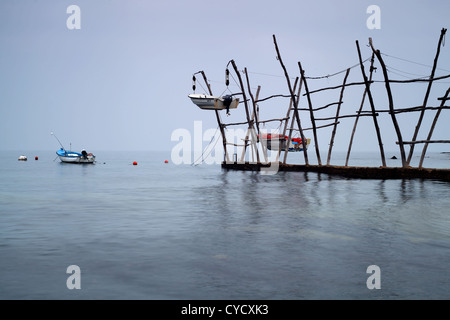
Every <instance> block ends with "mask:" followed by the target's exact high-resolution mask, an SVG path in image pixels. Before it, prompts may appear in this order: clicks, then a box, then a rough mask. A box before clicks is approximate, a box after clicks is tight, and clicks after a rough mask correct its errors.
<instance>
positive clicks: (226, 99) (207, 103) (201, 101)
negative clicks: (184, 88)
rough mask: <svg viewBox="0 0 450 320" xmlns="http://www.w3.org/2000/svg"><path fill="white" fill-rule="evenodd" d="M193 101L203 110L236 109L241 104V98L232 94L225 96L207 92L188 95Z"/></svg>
mask: <svg viewBox="0 0 450 320" xmlns="http://www.w3.org/2000/svg"><path fill="white" fill-rule="evenodd" d="M188 97H189V98H190V99H191V101H192V102H193V103H194V104H195V105H197V106H198V107H199V108H200V109H203V110H224V109H226V110H229V109H236V108H237V106H238V104H239V98H234V97H233V96H231V95H225V96H223V97H216V96H209V95H206V94H197V93H193V94H190V95H188Z"/></svg>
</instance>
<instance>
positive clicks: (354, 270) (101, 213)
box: [0, 152, 450, 299]
mask: <svg viewBox="0 0 450 320" xmlns="http://www.w3.org/2000/svg"><path fill="white" fill-rule="evenodd" d="M19 155H20V154H17V153H14V152H2V153H0V160H1V162H2V166H1V167H0V179H1V180H0V298H1V299H450V210H449V208H450V197H449V191H450V184H449V183H445V182H440V181H423V180H359V179H346V178H341V177H336V176H328V175H325V174H317V173H297V172H285V173H278V174H277V175H273V176H268V175H261V174H259V173H253V172H234V171H228V172H227V171H223V170H222V169H221V168H220V166H217V165H199V166H190V165H178V166H177V165H174V164H171V163H169V164H165V163H164V160H166V159H168V160H170V152H168V153H152V152H148V153H139V152H135V153H128V154H127V153H112V152H104V153H97V154H96V155H97V160H98V161H97V163H96V164H95V165H71V164H62V163H60V162H59V160H56V161H54V159H55V155H54V152H40V153H35V154H29V155H28V159H29V160H28V161H27V162H21V161H17V158H18V156H19ZM35 155H39V160H38V161H35V160H34V156H35ZM448 158H449V156H448V155H438V156H437V157H436V159H434V160H436V161H437V162H438V163H439V164H438V165H437V166H440V165H442V164H443V163H444V164H446V163H448V162H449V161H450V159H448ZM360 159H362V160H364V159H365V160H367V157H366V158H364V156H362V157H361V158H360ZM432 160H433V159H431V160H429V161H432ZM133 161H137V162H138V165H137V166H133V165H132V162H133ZM369 162H370V161H369ZM70 265H78V266H79V267H80V269H81V289H80V290H69V289H68V288H67V286H66V280H67V278H68V277H69V274H67V273H66V269H67V267H68V266H70ZM370 265H377V266H379V267H380V270H381V278H380V282H381V289H378V290H377V289H373V290H369V289H368V288H367V285H366V281H367V279H368V277H369V276H370V274H368V273H367V272H366V271H367V267H368V266H370Z"/></svg>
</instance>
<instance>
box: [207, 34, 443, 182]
mask: <svg viewBox="0 0 450 320" xmlns="http://www.w3.org/2000/svg"><path fill="white" fill-rule="evenodd" d="M446 31H447V29H445V28H443V29H442V30H441V34H440V38H439V41H438V46H437V51H436V55H435V58H434V63H433V67H432V71H431V74H430V76H429V77H427V78H419V79H409V80H391V79H389V72H388V68H387V67H386V64H385V62H384V60H383V56H382V54H381V52H380V50H378V49H376V48H375V46H374V44H373V41H372V39H371V38H369V45H370V48H371V50H372V55H371V58H370V59H366V60H364V61H363V59H362V55H361V51H360V47H359V43H358V41H356V49H357V53H358V58H359V64H357V65H355V66H353V67H352V68H354V67H359V68H360V71H361V75H362V78H363V81H362V82H350V83H349V82H348V77H349V74H350V71H351V69H352V68H347V69H345V70H343V71H341V72H338V73H335V74H333V75H327V76H324V77H314V78H313V77H307V76H306V75H305V71H304V69H303V67H302V64H301V63H300V62H298V64H297V65H298V71H299V76H297V77H296V78H295V80H294V81H292V82H293V83H292V82H291V80H293V78H291V77H290V76H289V74H288V71H287V68H286V67H285V65H284V63H283V59H282V57H281V54H280V50H279V47H278V44H277V40H276V37H275V35H273V42H274V46H275V50H276V54H277V60H278V61H279V63H280V66H281V68H282V69H283V72H284V77H285V80H286V85H287V88H288V92H289V94H288V95H281V94H280V95H273V96H270V97H266V98H259V94H260V88H261V87H260V86H258V89H257V92H256V94H255V95H254V94H253V93H252V90H251V86H250V80H249V72H248V71H247V68H245V69H244V70H243V71H242V73H243V75H244V76H245V85H244V80H243V79H242V77H241V72H239V70H238V68H237V66H236V63H235V61H234V60H230V61H229V62H228V64H227V68H226V82H227V83H226V84H227V86H228V84H229V80H228V77H229V75H230V71H229V69H228V67H229V66H230V65H231V67H232V68H233V70H234V73H235V74H236V75H237V78H238V81H237V84H238V86H239V88H240V92H238V93H234V95H240V96H241V97H242V99H241V101H242V102H241V103H242V104H243V105H244V109H245V117H246V121H244V122H235V123H223V122H222V120H221V118H220V115H219V111H217V110H216V111H215V113H216V119H217V123H218V126H219V128H220V132H221V135H222V144H223V148H224V162H223V163H222V167H223V168H225V169H236V170H260V169H261V168H263V167H267V166H270V162H268V154H267V146H266V145H264V143H262V142H263V141H262V140H261V139H259V137H260V132H261V131H260V124H263V123H267V122H270V121H280V128H282V131H281V132H280V134H281V135H282V136H287V137H288V138H287V145H289V143H290V142H291V139H292V137H293V133H294V132H295V131H298V132H299V135H300V137H301V138H302V144H303V152H301V153H303V158H304V163H305V164H304V165H290V164H287V163H286V161H287V153H288V152H287V151H285V154H284V157H283V159H282V161H280V156H281V148H278V152H277V153H276V159H275V160H272V161H278V162H279V169H278V170H280V171H283V170H288V171H293V170H295V171H316V172H326V173H333V172H335V173H337V174H340V175H346V174H347V175H348V176H359V177H366V178H371V177H372V178H383V179H384V178H408V177H411V178H414V177H420V178H427V177H429V178H433V179H434V178H439V179H444V180H450V169H425V168H423V162H424V159H425V156H426V152H427V148H428V145H429V144H430V143H450V140H432V134H433V131H434V129H435V126H436V123H437V121H438V118H439V116H440V114H441V112H442V110H444V109H449V108H450V107H449V106H446V105H445V103H446V102H447V101H448V100H450V97H449V94H450V88H448V89H447V91H446V92H445V93H444V95H443V96H442V97H440V98H438V101H440V105H439V106H438V107H431V106H428V100H429V96H430V90H431V87H432V84H433V83H434V82H435V81H438V80H442V79H447V78H450V74H448V75H445V76H440V77H435V71H436V68H437V63H438V58H439V54H440V48H441V46H442V44H443V41H444V37H445V33H446ZM375 58H376V59H377V61H378V63H379V65H380V67H381V69H382V74H383V80H382V81H378V82H383V83H384V86H385V90H386V95H387V99H388V109H377V108H376V106H375V102H374V98H373V94H372V89H371V86H372V84H373V83H374V82H375V80H373V72H374V71H375V70H376V69H377V68H375V67H374V63H375ZM369 60H370V68H369V72H368V74H367V71H366V70H365V67H364V63H365V62H367V61H369ZM199 73H201V74H202V76H203V80H204V81H205V83H206V84H207V87H208V90H209V94H210V95H212V91H211V87H210V85H209V83H208V80H207V78H206V75H205V73H204V72H203V71H200V72H199ZM338 74H344V77H343V80H342V84H341V85H338V86H331V87H324V88H321V89H317V90H310V89H309V86H308V82H309V80H312V79H319V78H328V77H331V76H336V75H338ZM414 82H425V83H428V86H427V90H426V93H425V97H424V100H423V103H422V104H421V105H420V106H417V107H409V108H395V105H394V99H393V93H392V89H391V84H393V83H399V84H408V83H414ZM350 86H362V87H363V88H364V92H363V95H362V101H361V104H360V107H359V109H358V111H356V113H355V114H342V110H343V108H342V106H343V99H344V93H345V89H346V88H348V87H350ZM335 89H340V91H339V98H338V100H337V101H335V102H331V103H329V104H327V105H324V106H320V107H314V105H313V103H312V98H311V96H312V95H313V94H315V93H318V92H321V91H328V90H335ZM302 90H304V93H302ZM278 97H283V98H288V99H289V103H288V108H287V112H286V116H285V117H284V118H281V119H268V120H261V119H260V116H259V103H262V102H264V101H267V100H269V99H272V98H278ZM301 97H306V105H307V107H305V108H300V107H299V101H300V98H301ZM366 98H367V100H368V102H369V105H370V110H369V111H363V106H364V103H365V101H366ZM332 106H335V107H336V110H335V116H334V117H327V118H320V117H317V111H319V110H323V109H326V108H330V107H332ZM428 110H434V111H435V116H434V120H433V122H432V124H431V127H430V129H429V131H428V134H427V137H426V139H424V140H418V139H417V137H418V133H419V129H420V127H421V125H422V122H423V119H424V115H425V111H428ZM300 112H306V113H307V115H308V116H309V119H308V120H309V121H310V122H311V125H312V127H311V128H303V126H302V121H301V120H302V117H301V116H300ZM404 112H419V118H418V121H417V124H416V126H415V130H414V134H413V137H412V139H411V140H409V141H405V140H404V138H403V133H402V131H401V129H400V126H399V123H398V120H397V115H398V114H400V113H404ZM386 113H388V114H389V116H390V119H391V122H392V126H393V128H394V130H395V134H396V139H397V141H396V144H397V145H398V148H399V152H400V157H401V167H387V165H386V156H385V151H384V147H383V141H382V136H381V130H380V126H379V123H378V117H379V116H381V115H383V114H386ZM364 116H368V117H371V118H372V121H373V126H374V129H375V134H376V137H377V141H378V147H379V152H380V158H381V166H380V167H377V168H370V167H369V168H367V167H349V166H348V161H349V158H350V153H351V150H352V143H353V140H354V136H355V131H356V128H357V124H358V121H359V119H360V117H364ZM344 118H354V124H353V130H352V133H351V137H350V142H349V145H348V149H347V155H346V160H345V166H333V165H332V164H331V156H332V150H333V145H334V139H335V136H336V131H337V129H338V125H339V124H340V123H341V120H342V119H344ZM320 121H331V122H330V123H328V124H325V125H317V123H318V122H320ZM235 125H245V126H246V128H247V133H246V136H245V139H244V144H243V145H239V146H241V147H243V150H242V155H241V158H240V160H239V161H238V159H237V156H236V157H235V159H232V160H230V155H229V152H228V151H227V146H228V145H233V146H238V145H237V144H234V143H230V142H228V141H227V139H226V134H225V130H226V128H227V127H229V126H235ZM325 127H332V132H331V138H330V141H329V146H328V154H327V160H326V164H325V165H324V164H322V159H321V155H320V148H319V147H320V145H319V141H318V134H317V131H318V130H320V129H322V128H325ZM306 130H312V139H313V141H314V151H315V156H316V159H317V164H310V159H309V157H308V150H307V145H306V144H305V141H306V138H305V133H304V132H305V131H306ZM417 144H424V147H423V149H422V154H421V157H420V161H419V165H418V166H417V167H411V165H410V163H411V159H412V156H413V154H414V149H415V146H416V145H417ZM258 145H260V147H261V150H260V149H259V148H258ZM406 146H409V152H407V150H405V148H406ZM249 148H250V150H251V152H252V153H254V154H256V162H249V161H245V157H246V152H247V150H248V149H249ZM260 152H262V154H260ZM272 152H273V151H272ZM262 159H264V160H262ZM427 172H428V173H427ZM431 172H432V173H431Z"/></svg>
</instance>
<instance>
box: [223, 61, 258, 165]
mask: <svg viewBox="0 0 450 320" xmlns="http://www.w3.org/2000/svg"><path fill="white" fill-rule="evenodd" d="M230 62H231V65H232V66H233V69H234V71H235V72H236V74H237V76H238V79H239V85H240V87H241V90H242V98H243V100H244V106H245V114H246V116H247V123H248V129H249V130H251V131H250V132H251V134H252V135H253V134H254V128H253V120H251V119H250V113H249V111H248V104H247V96H246V95H245V89H244V84H243V82H242V77H241V74H240V73H239V70H238V68H237V66H236V63H235V62H234V60H231V61H230ZM255 138H256V137H255ZM244 148H245V149H244V150H247V143H246V144H245V147H244ZM258 159H259V156H258Z"/></svg>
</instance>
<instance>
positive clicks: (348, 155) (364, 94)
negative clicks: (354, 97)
mask: <svg viewBox="0 0 450 320" xmlns="http://www.w3.org/2000/svg"><path fill="white" fill-rule="evenodd" d="M374 58H375V54H374V53H372V58H371V59H370V70H369V72H370V75H369V86H370V83H371V82H372V76H373V71H374V70H375V68H374V67H373V62H374V60H375V59H374ZM366 95H367V88H366V89H364V93H363V96H362V100H361V105H360V106H359V110H358V112H357V117H356V119H355V123H354V124H353V130H352V134H351V137H350V142H349V144H348V150H347V157H346V158H345V166H348V160H349V158H350V151H351V150H352V144H353V137H354V136H355V131H356V126H357V125H358V120H359V115H360V114H361V111H362V108H363V106H364V101H365V100H366Z"/></svg>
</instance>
